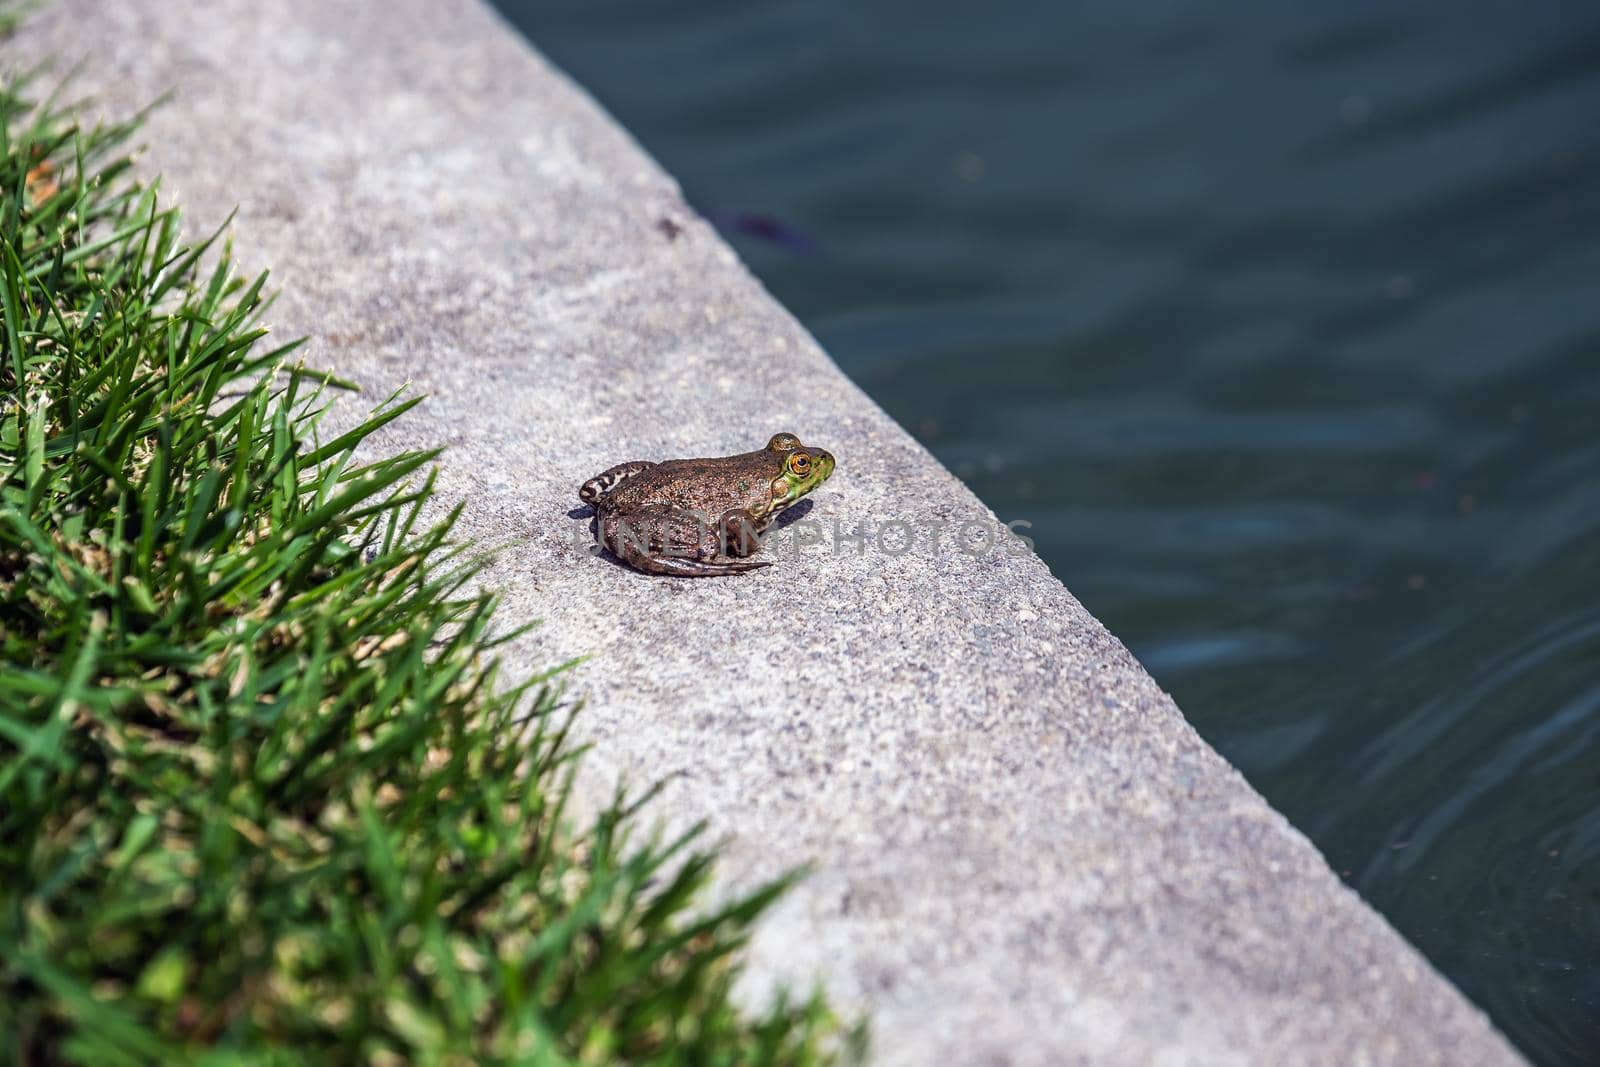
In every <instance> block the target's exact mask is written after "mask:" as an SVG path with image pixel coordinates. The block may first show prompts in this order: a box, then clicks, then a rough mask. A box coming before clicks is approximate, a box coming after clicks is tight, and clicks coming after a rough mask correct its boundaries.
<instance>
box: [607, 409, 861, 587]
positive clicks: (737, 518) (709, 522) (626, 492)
mask: <svg viewBox="0 0 1600 1067" xmlns="http://www.w3.org/2000/svg"><path fill="white" fill-rule="evenodd" d="M833 468H834V459H833V455H832V454H831V453H829V452H828V451H827V450H825V449H821V448H808V447H807V446H805V445H803V444H801V443H800V439H799V438H798V437H796V436H795V435H794V434H792V433H780V434H775V435H773V437H772V439H771V440H770V441H768V442H767V447H765V448H762V449H759V450H757V451H755V452H742V453H740V454H739V455H737V456H722V457H719V458H715V459H669V460H666V461H664V462H661V463H652V462H650V461H648V460H634V461H631V462H628V463H619V464H617V465H616V466H615V467H611V468H609V469H607V470H605V471H603V472H601V473H600V474H597V475H595V476H594V477H593V478H590V479H589V480H588V481H586V482H584V483H583V486H582V488H580V489H579V490H578V497H579V499H581V500H582V501H583V502H584V503H586V504H593V505H594V510H595V536H596V538H597V539H598V540H599V542H600V544H602V545H603V546H605V547H606V548H607V549H608V550H610V551H611V553H612V554H613V555H615V556H616V557H617V558H618V559H620V560H622V561H623V562H625V563H628V564H629V565H631V566H634V567H637V568H638V569H639V570H642V571H646V572H648V573H650V574H668V575H674V576H677V577H682V578H708V577H715V576H718V575H727V574H742V573H744V572H746V571H752V570H755V569H757V568H759V567H765V566H768V565H769V563H768V561H766V560H757V559H750V558H748V557H750V556H752V555H754V554H755V553H757V552H759V551H761V541H760V534H761V533H762V531H764V530H765V529H766V528H767V527H768V526H770V525H771V524H772V520H773V519H775V518H777V516H778V515H779V514H780V513H781V512H782V511H783V510H784V509H785V508H787V507H790V506H791V505H793V504H794V503H795V502H796V501H798V500H799V499H800V498H801V497H803V496H805V495H806V494H807V493H809V492H811V490H813V489H815V488H816V487H817V486H819V485H821V484H822V483H823V482H824V481H826V480H827V479H828V476H829V475H830V474H832V473H833Z"/></svg>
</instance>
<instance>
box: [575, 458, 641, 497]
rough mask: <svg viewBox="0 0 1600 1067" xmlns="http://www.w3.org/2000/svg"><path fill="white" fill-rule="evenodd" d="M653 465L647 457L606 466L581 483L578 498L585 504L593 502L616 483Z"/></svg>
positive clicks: (614, 486) (615, 485)
mask: <svg viewBox="0 0 1600 1067" xmlns="http://www.w3.org/2000/svg"><path fill="white" fill-rule="evenodd" d="M654 466H655V464H654V463H652V462H651V461H650V460H648V459H636V460H631V461H630V462H627V463H618V464H617V465H616V466H615V467H607V468H606V469H605V470H603V471H601V472H600V473H599V474H596V475H595V476H594V477H593V478H590V479H589V480H588V481H586V482H584V483H583V487H582V488H580V489H579V490H578V499H579V500H581V501H583V502H584V503H585V504H593V503H595V502H596V501H598V500H599V499H600V498H601V497H603V496H605V495H606V494H607V493H609V492H611V490H613V489H615V488H616V487H617V485H618V483H620V482H622V481H624V480H625V479H628V478H632V477H633V476H634V475H635V474H638V473H640V472H641V471H647V470H649V469H650V468H651V467H654Z"/></svg>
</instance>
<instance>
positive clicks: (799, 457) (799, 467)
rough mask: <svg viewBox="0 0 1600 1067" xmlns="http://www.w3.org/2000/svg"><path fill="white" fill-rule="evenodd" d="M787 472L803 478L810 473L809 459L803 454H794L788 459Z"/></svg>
mask: <svg viewBox="0 0 1600 1067" xmlns="http://www.w3.org/2000/svg"><path fill="white" fill-rule="evenodd" d="M789 470H790V471H792V472H793V473H795V474H797V475H799V476H800V477H802V478H804V477H805V476H806V475H807V474H810V473H811V457H810V456H808V455H806V454H805V453H804V452H796V453H795V454H794V455H792V456H790V457H789Z"/></svg>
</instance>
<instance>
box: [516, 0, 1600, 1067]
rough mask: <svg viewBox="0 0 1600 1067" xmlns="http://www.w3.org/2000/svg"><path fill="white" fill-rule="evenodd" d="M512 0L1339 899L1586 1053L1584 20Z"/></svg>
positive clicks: (1508, 1015) (1594, 301)
mask: <svg viewBox="0 0 1600 1067" xmlns="http://www.w3.org/2000/svg"><path fill="white" fill-rule="evenodd" d="M507 3H508V5H509V6H510V7H511V13H512V15H513V16H514V17H515V18H516V19H517V20H518V21H519V23H520V24H521V25H522V26H523V27H524V28H525V29H526V30H527V31H528V32H529V33H530V35H531V36H532V37H533V38H534V39H535V40H536V41H537V42H538V43H539V45H540V46H541V47H542V48H543V49H544V50H545V51H546V52H547V53H548V54H550V55H551V56H552V57H553V58H554V59H555V60H556V61H557V62H558V63H560V64H561V65H562V66H564V67H565V68H566V69H567V70H568V71H570V72H572V73H573V74H574V75H575V76H576V77H577V78H578V79H579V80H580V81H581V82H582V83H584V84H585V85H586V86H587V87H589V88H590V89H591V90H592V91H593V92H594V93H595V94H596V95H597V96H598V97H599V98H600V99H601V100H602V101H603V102H604V103H605V104H606V105H607V106H609V107H610V108H611V109H612V110H613V112H614V113H615V114H616V115H618V117H619V118H620V119H621V120H622V121H623V122H624V123H625V124H626V125H627V126H629V127H630V128H631V129H632V130H633V131H634V132H635V133H636V134H637V135H638V136H639V138H640V139H641V140H642V141H643V142H644V144H645V145H646V146H647V147H648V148H650V149H651V151H653V152H654V153H655V154H656V155H657V156H658V157H659V158H660V159H661V160H662V161H663V162H664V163H665V164H666V166H667V167H668V168H669V169H670V170H672V171H673V172H674V173H676V174H677V175H678V176H679V178H680V179H681V180H682V181H683V183H684V186H685V189H686V192H687V194H688V195H689V197H690V199H691V200H692V201H693V202H694V203H695V204H696V205H697V206H698V207H700V208H701V210H703V211H706V212H708V213H712V214H714V215H716V216H717V217H719V218H722V219H723V220H724V221H725V223H726V225H727V228H728V229H729V230H730V231H734V232H732V233H731V234H730V236H732V238H733V240H734V243H735V244H736V245H737V246H738V247H739V248H740V250H741V252H742V253H743V254H744V255H745V256H746V258H747V259H748V260H749V262H750V263H751V264H752V265H753V267H754V268H755V270H756V271H757V272H758V273H759V274H760V275H761V276H762V278H763V279H765V281H766V282H767V284H768V285H769V286H770V287H771V288H772V289H773V290H774V291H775V292H776V294H777V295H778V296H779V297H780V298H781V299H782V300H783V301H784V302H785V303H787V304H788V305H789V306H790V307H791V308H792V309H794V311H795V312H796V313H797V314H798V315H799V317H800V318H801V319H802V320H803V321H804V322H805V323H806V324H807V325H808V326H809V327H810V328H811V329H812V330H813V331H814V332H815V333H816V334H817V335H818V336H819V337H820V338H821V339H822V341H823V343H824V344H825V345H826V346H827V348H828V349H829V351H830V352H832V354H833V355H834V357H835V358H836V359H837V360H838V361H839V362H840V363H841V364H842V365H843V366H844V368H845V370H846V371H848V372H849V373H850V374H851V375H852V376H854V377H855V379H856V380H857V381H858V382H860V383H861V384H862V385H863V386H864V387H865V388H866V389H867V390H868V391H869V392H871V393H872V394H873V395H874V396H875V397H877V398H878V400H879V401H880V402H882V403H883V404H884V406H885V407H887V408H888V409H889V411H890V412H891V413H892V414H893V415H894V416H895V417H896V418H898V419H899V420H900V421H901V422H902V423H903V424H904V425H905V426H907V427H908V428H910V429H911V430H912V431H913V432H915V433H916V434H917V435H918V436H919V437H920V438H921V440H923V441H924V442H925V443H926V444H927V445H928V446H929V447H930V448H932V449H933V451H934V452H935V453H936V454H937V455H938V456H939V457H940V458H941V459H942V460H944V462H945V463H947V464H948V465H949V466H950V467H952V468H953V469H955V470H956V471H957V472H959V473H960V474H962V475H963V476H964V477H965V478H966V479H967V480H968V481H969V482H970V483H971V484H972V485H973V486H974V487H975V488H976V489H977V491H978V493H979V494H980V495H981V496H982V497H983V498H984V500H985V501H987V502H988V503H989V504H990V505H991V506H992V507H994V508H995V509H996V510H997V511H998V512H1000V513H1001V515H1002V516H1004V517H1007V518H1011V517H1025V518H1028V519H1031V520H1033V522H1034V524H1035V525H1034V528H1033V530H1032V533H1033V535H1034V536H1035V538H1036V540H1037V542H1038V546H1039V549H1040V551H1041V552H1042V554H1043V555H1044V557H1045V558H1046V559H1047V560H1048V561H1049V563H1050V565H1051V567H1052V568H1054V570H1055V571H1056V573H1057V574H1059V575H1060V576H1061V577H1062V578H1063V579H1064V580H1065V581H1066V583H1067V585H1068V586H1070V587H1071V588H1072V589H1073V591H1074V592H1076V593H1077V594H1078V595H1079V596H1080V597H1081V598H1082V599H1083V600H1084V602H1085V603H1086V604H1087V605H1088V606H1089V607H1090V608H1091V609H1092V610H1093V611H1094V612H1095V613H1096V614H1097V615H1099V616H1100V617H1101V618H1102V619H1104V620H1105V621H1106V622H1107V624H1109V625H1110V627H1111V628H1112V629H1113V630H1114V631H1115V632H1116V633H1118V634H1119V635H1121V636H1122V637H1123V638H1124V639H1125V640H1126V641H1127V642H1128V643H1129V644H1130V645H1131V646H1132V647H1133V649H1134V651H1135V652H1136V653H1137V654H1138V655H1139V657H1140V658H1141V659H1142V660H1143V661H1144V663H1145V664H1146V665H1147V666H1148V667H1149V668H1150V670H1151V671H1152V672H1153V673H1154V674H1155V676H1156V677H1157V678H1158V679H1160V681H1161V682H1162V683H1163V684H1164V685H1165V686H1166V687H1167V688H1169V689H1170V690H1172V691H1173V692H1174V693H1175V694H1176V696H1177V698H1178V700H1179V702H1180V703H1181V704H1182V706H1183V707H1184V709H1185V710H1186V712H1187V713H1188V715H1189V717H1190V718H1191V719H1192V720H1193V721H1194V723H1195V725H1196V726H1197V727H1198V728H1199V729H1200V731H1201V733H1202V734H1204V735H1205V736H1206V738H1207V739H1209V740H1210V741H1211V742H1212V743H1213V744H1214V745H1216V746H1217V748H1219V749H1220V750H1221V751H1222V752H1223V753H1224V754H1226V755H1227V756H1228V757H1229V758H1230V759H1231V760H1233V761H1234V762H1235V763H1236V764H1237V765H1238V766H1240V767H1241V768H1242V769H1243V770H1244V772H1245V773H1246V774H1247V775H1248V776H1249V777H1250V779H1251V781H1253V782H1254V783H1255V784H1256V786H1257V787H1259V788H1260V789H1261V790H1262V791H1263V792H1264V793H1265V794H1266V795H1267V796H1268V797H1269V798H1270V799H1271V800H1272V802H1273V803H1274V804H1276V805H1277V806H1278V807H1279V808H1280V809H1282V810H1283V811H1284V812H1286V813H1287V814H1288V815H1289V817H1290V818H1292V819H1293V820H1294V821H1295V823H1296V824H1297V825H1299V826H1300V827H1302V828H1303V829H1304V830H1306V832H1308V833H1309V834H1310V835H1311V836H1312V837H1313V838H1314V839H1315V840H1316V842H1317V844H1318V845H1319V846H1320V847H1321V848H1322V850H1323V851H1324V852H1325V853H1326V854H1327V856H1328V858H1329V860H1330V861H1331V862H1332V863H1333V865H1334V867H1335V868H1336V869H1337V870H1339V871H1340V872H1341V873H1342V874H1343V876H1344V877H1345V878H1346V879H1347V880H1348V881H1349V883H1350V884H1351V885H1353V886H1355V887H1356V888H1357V889H1359V890H1360V891H1361V893H1362V894H1363V895H1364V896H1365V897H1366V898H1367V899H1368V900H1370V901H1371V902H1372V903H1373V904H1375V905H1376V906H1377V907H1378V908H1380V909H1381V910H1382V911H1383V912H1384V913H1385V914H1386V915H1387V916H1388V917H1389V918H1390V920H1391V921H1392V922H1393V923H1394V924H1395V925H1396V926H1397V927H1398V928H1399V929H1400V930H1401V931H1402V932H1403V933H1404V934H1405V935H1406V936H1407V937H1409V938H1410V939H1411V940H1412V941H1413V942H1414V943H1416V944H1417V945H1418V946H1419V947H1420V948H1421V949H1422V951H1423V952H1425V953H1426V954H1427V955H1428V956H1429V957H1430V958H1431V959H1432V960H1433V961H1434V962H1435V963H1436V964H1437V965H1438V966H1439V967H1440V968H1441V969H1442V970H1443V971H1444V972H1445V973H1446V974H1448V975H1449V976H1450V977H1451V978H1452V979H1454V980H1455V981H1456V982H1457V983H1458V984H1459V985H1460V986H1461V988H1462V989H1464V990H1465V991H1466V992H1467V994H1468V995H1469V996H1471V997H1473V998H1474V999H1475V1000H1476V1001H1477V1002H1478V1003H1479V1004H1481V1005H1483V1006H1484V1007H1485V1008H1487V1009H1488V1010H1489V1011H1490V1012H1491V1013H1492V1015H1493V1016H1494V1018H1495V1020H1496V1022H1497V1023H1498V1024H1499V1025H1500V1026H1501V1027H1503V1028H1504V1029H1505V1030H1506V1032H1507V1033H1508V1034H1509V1035H1510V1036H1511V1037H1512V1039H1513V1040H1514V1041H1516V1042H1517V1043H1518V1044H1519V1045H1520V1046H1521V1047H1522V1048H1523V1049H1525V1050H1526V1051H1527V1052H1528V1054H1529V1055H1530V1056H1532V1057H1533V1058H1534V1059H1535V1060H1536V1061H1538V1062H1540V1063H1546V1064H1556V1063H1576V1062H1583V1061H1585V1060H1592V1059H1593V1058H1595V1057H1596V1056H1600V6H1594V5H1582V4H1576V3H1574V4H1568V5H1558V4H1548V5H1542V6H1535V7H1531V8H1530V7H1527V6H1520V5H1519V6H1513V5H1510V4H1507V5H1504V6H1503V7H1500V8H1493V7H1489V6H1485V5H1481V4H1479V5H1471V4H1463V3H1439V4H1432V5H1423V4H1411V5H1394V4H1382V5H1379V4H1351V3H1345V4H1340V5H1335V4H1311V3H1303V2H1302V3H1278V4H1273V5H1265V4H1263V5H1259V6H1257V5H1246V4H1239V3H1223V4H1212V5H1207V6H1206V7H1205V9H1204V10H1203V11H1202V10H1201V9H1200V8H1199V7H1198V6H1196V5H1186V4H1176V3H1173V4H1159V3H1149V2H1140V3H1134V4H1131V5H1130V4H1126V3H1116V4H1113V3H1086V4H1070V5H1069V4H1064V3H1056V2H1051V0H991V2H988V3H982V4H974V3H961V4H953V3H950V4H939V3H929V2H927V0H915V2H913V0H896V2H878V3H869V2H866V0H816V2H811V3H802V2H794V0H784V2H762V3H752V2H744V0H740V2H735V0H676V2H668V0H657V2H645V0H563V2H539V3H529V2H525V0H507ZM738 212H753V213H759V214H764V215H768V216H771V218H770V219H754V220H752V219H750V218H748V217H747V218H744V219H742V220H741V219H740V218H739V217H738V215H737V213H738ZM741 227H742V228H743V229H750V230H765V231H766V232H765V235H764V236H751V235H749V234H746V233H743V232H740V230H741Z"/></svg>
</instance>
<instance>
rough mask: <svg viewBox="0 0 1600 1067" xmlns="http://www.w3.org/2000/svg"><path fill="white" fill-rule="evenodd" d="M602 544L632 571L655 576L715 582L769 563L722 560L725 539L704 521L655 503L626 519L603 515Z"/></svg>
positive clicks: (627, 515) (699, 517) (616, 515)
mask: <svg viewBox="0 0 1600 1067" xmlns="http://www.w3.org/2000/svg"><path fill="white" fill-rule="evenodd" d="M597 532H598V533H599V536H600V543H601V544H602V545H604V546H605V547H606V548H607V549H609V550H610V551H611V553H612V554H613V555H614V556H616V557H617V558H618V559H620V560H622V561H623V562H624V563H627V564H628V565H629V566H632V567H637V568H638V569H639V570H642V571H646V572H648V573H650V574H670V575H676V576H678V577H681V578H711V577H717V576H720V575H727V574H742V573H744V572H745V571H752V570H755V569H756V568H758V567H765V566H768V563H767V561H765V560H747V559H731V558H729V557H727V556H724V555H722V552H721V548H722V545H721V540H722V539H721V536H720V534H719V532H718V530H717V529H716V528H715V527H713V526H712V525H710V524H709V523H707V522H706V521H705V519H704V517H702V516H700V515H697V514H695V513H694V512H691V511H686V510H684V509H682V508H676V507H671V506H669V505H666V504H655V505H649V506H646V507H641V508H635V509H633V510H631V511H629V512H628V513H627V514H626V515H622V514H610V515H603V516H601V518H600V519H599V521H598V530H597Z"/></svg>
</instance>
